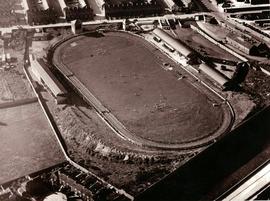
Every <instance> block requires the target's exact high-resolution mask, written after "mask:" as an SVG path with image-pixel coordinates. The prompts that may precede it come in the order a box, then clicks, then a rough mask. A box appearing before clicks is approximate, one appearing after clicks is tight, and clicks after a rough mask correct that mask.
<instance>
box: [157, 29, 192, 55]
mask: <svg viewBox="0 0 270 201" xmlns="http://www.w3.org/2000/svg"><path fill="white" fill-rule="evenodd" d="M153 33H154V35H156V36H157V37H159V38H160V39H161V40H162V41H164V42H165V44H166V45H167V46H169V47H171V48H173V49H175V50H176V51H177V52H178V53H180V54H181V55H183V56H184V57H188V56H189V55H190V54H191V53H192V51H191V50H190V49H189V48H188V47H186V46H185V45H183V44H181V43H180V42H179V41H177V40H176V39H174V38H173V37H171V36H170V35H169V34H168V33H166V32H165V31H163V30H162V29H159V28H157V29H155V30H154V31H153Z"/></svg>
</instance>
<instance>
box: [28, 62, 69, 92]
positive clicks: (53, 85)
mask: <svg viewBox="0 0 270 201" xmlns="http://www.w3.org/2000/svg"><path fill="white" fill-rule="evenodd" d="M32 68H33V70H34V71H36V72H37V73H38V74H39V76H40V77H41V78H42V80H43V81H44V82H45V84H46V85H47V86H48V87H49V89H50V91H51V92H52V93H53V95H54V96H58V95H61V94H66V93H67V91H66V89H65V88H64V87H63V85H62V84H61V83H60V82H59V81H58V80H57V79H56V77H55V76H54V74H53V73H52V72H51V71H50V69H49V68H48V66H47V65H46V63H45V62H44V61H43V60H42V59H37V60H32Z"/></svg>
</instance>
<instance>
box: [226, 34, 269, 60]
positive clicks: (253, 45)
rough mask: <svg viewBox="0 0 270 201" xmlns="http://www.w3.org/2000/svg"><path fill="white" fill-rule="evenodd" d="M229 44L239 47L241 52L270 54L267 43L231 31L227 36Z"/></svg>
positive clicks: (256, 54) (260, 54) (259, 54)
mask: <svg viewBox="0 0 270 201" xmlns="http://www.w3.org/2000/svg"><path fill="white" fill-rule="evenodd" d="M226 41H227V44H229V45H231V46H233V47H235V48H237V49H239V50H240V51H241V52H244V53H245V54H248V55H252V56H263V57H264V56H268V55H269V54H270V53H269V52H270V49H269V47H268V46H267V45H266V44H263V43H260V42H259V41H256V40H254V39H252V38H247V37H242V36H237V35H235V34H233V33H230V34H228V35H227V36H226Z"/></svg>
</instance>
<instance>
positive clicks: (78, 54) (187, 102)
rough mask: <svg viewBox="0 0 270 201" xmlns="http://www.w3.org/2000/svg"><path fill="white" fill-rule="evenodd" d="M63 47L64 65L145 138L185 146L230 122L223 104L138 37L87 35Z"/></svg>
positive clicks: (61, 48)
mask: <svg viewBox="0 0 270 201" xmlns="http://www.w3.org/2000/svg"><path fill="white" fill-rule="evenodd" d="M59 49H60V52H58V56H59V55H60V60H61V61H62V62H63V64H64V65H66V66H67V67H68V68H70V70H71V71H73V72H74V74H75V76H76V77H78V78H79V79H80V80H81V81H82V82H83V84H84V85H85V86H86V87H87V88H89V89H90V91H91V92H92V93H93V94H94V95H95V96H96V97H97V98H98V99H99V100H100V101H101V102H102V104H103V105H104V106H105V107H107V108H108V109H109V110H110V112H112V114H114V115H115V116H116V117H117V119H118V120H120V122H122V123H123V124H124V125H125V126H126V128H127V129H128V130H129V131H131V132H132V133H133V134H135V135H136V136H138V137H140V138H141V139H145V140H150V141H155V142H162V143H170V144H172V143H179V144H185V143H187V142H196V141H200V140H201V139H205V138H207V137H209V136H210V135H213V134H214V133H219V134H221V133H222V131H224V128H227V126H228V125H227V123H228V121H227V120H224V116H225V115H224V108H223V107H222V106H217V107H214V106H213V102H215V101H213V100H210V99H209V97H208V96H207V95H206V94H205V93H203V92H201V91H200V90H198V89H197V88H195V87H194V86H192V84H191V83H190V82H189V81H187V79H177V76H178V75H177V74H176V73H175V72H171V71H165V70H164V69H163V68H162V67H163V63H162V58H161V57H162V56H163V55H162V54H160V52H159V51H157V50H156V49H154V48H153V47H152V46H151V45H149V44H148V43H146V42H145V41H144V40H142V39H140V38H138V37H134V36H131V35H129V34H125V33H118V32H117V33H116V32H115V33H107V34H106V36H105V37H93V36H92V35H85V36H80V37H77V38H75V39H73V40H70V41H68V42H66V43H63V44H62V45H61V46H60V48H58V50H59ZM153 52H154V53H153ZM224 122H225V123H224ZM224 124H225V125H224Z"/></svg>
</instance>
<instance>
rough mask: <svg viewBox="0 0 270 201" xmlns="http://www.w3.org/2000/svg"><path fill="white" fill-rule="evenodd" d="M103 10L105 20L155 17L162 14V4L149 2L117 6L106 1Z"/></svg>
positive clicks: (158, 1)
mask: <svg viewBox="0 0 270 201" xmlns="http://www.w3.org/2000/svg"><path fill="white" fill-rule="evenodd" d="M104 9H105V15H106V18H107V19H111V18H128V17H146V16H156V15H162V14H164V2H163V1H162V0H152V1H150V2H134V3H121V4H118V3H114V2H109V1H108V2H106V3H105V5H104Z"/></svg>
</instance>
